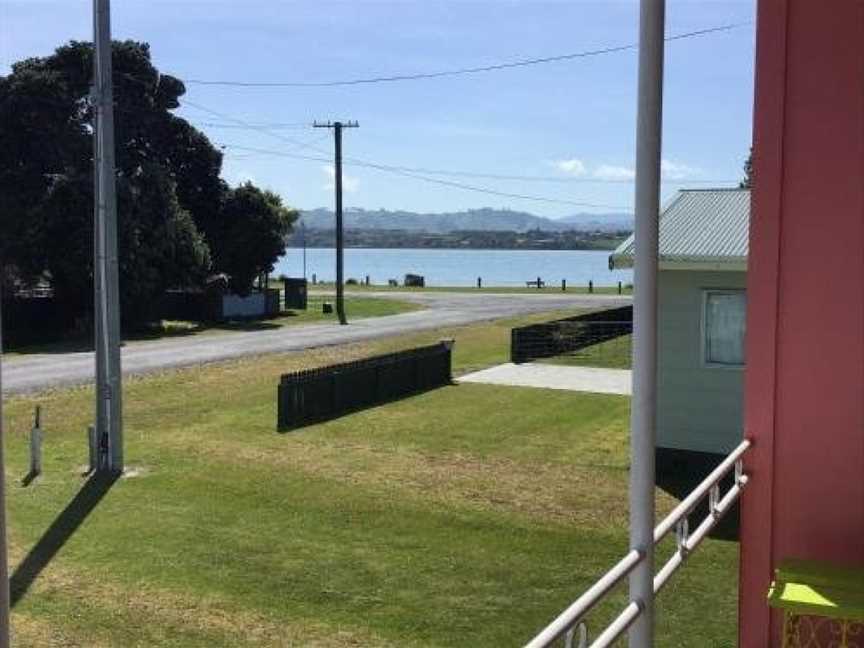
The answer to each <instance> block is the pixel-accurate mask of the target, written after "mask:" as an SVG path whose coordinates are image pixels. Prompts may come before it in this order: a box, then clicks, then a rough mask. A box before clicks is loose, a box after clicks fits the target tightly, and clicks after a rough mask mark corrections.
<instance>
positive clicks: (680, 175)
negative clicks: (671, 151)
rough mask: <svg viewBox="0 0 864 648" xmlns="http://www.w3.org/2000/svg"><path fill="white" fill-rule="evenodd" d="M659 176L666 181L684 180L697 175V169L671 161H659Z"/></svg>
mask: <svg viewBox="0 0 864 648" xmlns="http://www.w3.org/2000/svg"><path fill="white" fill-rule="evenodd" d="M660 174H661V175H662V176H663V178H665V179H666V180H686V179H687V178H692V177H693V176H694V175H698V174H699V169H697V168H696V167H691V166H688V165H686V164H680V163H678V162H673V161H672V160H665V159H664V160H661V161H660Z"/></svg>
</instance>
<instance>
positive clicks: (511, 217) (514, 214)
mask: <svg viewBox="0 0 864 648" xmlns="http://www.w3.org/2000/svg"><path fill="white" fill-rule="evenodd" d="M334 220H335V217H334V215H333V211H332V210H330V209H325V208H318V209H311V210H304V211H301V212H300V222H301V223H303V224H305V226H306V227H307V228H309V229H323V230H328V229H333V224H334ZM344 220H345V223H344V225H345V228H346V229H356V230H408V231H413V232H428V233H430V234H446V233H449V232H456V231H466V230H470V231H487V232H527V231H530V230H538V229H539V230H543V231H546V232H564V231H583V232H620V231H622V230H628V231H629V230H632V229H633V215H632V214H626V213H608V214H588V213H579V214H572V215H570V216H566V217H564V218H559V219H554V218H545V217H543V216H536V215H534V214H530V213H528V212H522V211H513V210H509V209H492V208H490V207H485V208H482V209H469V210H467V211H459V212H445V213H432V214H423V213H417V212H410V211H390V210H386V209H378V210H368V209H347V210H345V212H344Z"/></svg>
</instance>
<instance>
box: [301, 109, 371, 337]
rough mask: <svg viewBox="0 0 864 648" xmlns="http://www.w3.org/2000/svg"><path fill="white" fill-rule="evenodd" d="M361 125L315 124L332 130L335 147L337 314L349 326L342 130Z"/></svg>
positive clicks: (350, 123) (340, 321)
mask: <svg viewBox="0 0 864 648" xmlns="http://www.w3.org/2000/svg"><path fill="white" fill-rule="evenodd" d="M359 125H360V124H358V123H357V122H356V121H354V122H352V121H347V122H344V123H343V122H340V121H336V122H326V123H325V122H317V121H316V122H315V123H314V124H313V126H314V127H315V128H332V129H333V142H334V146H335V164H334V167H335V169H334V180H335V182H334V184H335V185H336V314H337V315H338V316H339V323H340V324H347V323H348V320H347V318H346V317H345V295H344V284H343V276H342V275H343V268H344V264H343V250H344V247H345V245H344V238H343V231H342V129H343V128H357V127H358V126H359Z"/></svg>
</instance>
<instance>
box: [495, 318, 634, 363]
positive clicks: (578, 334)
mask: <svg viewBox="0 0 864 648" xmlns="http://www.w3.org/2000/svg"><path fill="white" fill-rule="evenodd" d="M632 331H633V307H632V306H623V307H621V308H611V309H609V310H603V311H596V312H593V313H585V314H584V315H577V316H575V317H566V318H564V319H559V320H553V321H551V322H543V323H541V324H530V325H528V326H520V327H519V328H514V329H513V330H512V331H511V332H510V360H511V362H514V363H516V364H520V363H523V362H531V361H532V360H539V359H541V358H551V357H554V356H558V355H563V354H566V353H572V352H574V351H578V350H580V349H584V348H586V347H589V346H593V345H595V344H600V343H601V342H605V341H606V340H612V339H615V338H618V337H622V336H624V335H629V334H630V333H631V332H632Z"/></svg>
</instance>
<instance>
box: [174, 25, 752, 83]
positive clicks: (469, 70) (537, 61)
mask: <svg viewBox="0 0 864 648" xmlns="http://www.w3.org/2000/svg"><path fill="white" fill-rule="evenodd" d="M752 24H753V23H752V21H745V22H739V23H729V24H725V25H718V26H716V27H707V28H705V29H697V30H694V31H689V32H684V33H681V34H675V35H672V36H667V37H666V39H665V41H666V42H667V43H669V42H674V41H678V40H685V39H688V38H697V37H700V36H706V35H709V34H715V33H720V32H728V31H731V30H734V29H739V28H741V27H745V26H748V25H752ZM638 47H639V44H638V43H628V44H626V45H616V46H611V47H602V48H598V49H593V50H584V51H581V52H573V53H569V54H557V55H554V56H543V57H538V58H530V59H521V60H517V61H509V62H505V63H495V64H492V65H481V66H476V67H463V68H456V69H452V70H440V71H436V72H420V73H416V74H394V75H389V76H385V75H382V76H372V77H365V78H357V79H344V80H334V81H246V80H221V79H215V80H214V79H184V80H183V81H184V83H188V84H192V85H201V86H229V87H238V88H332V87H337V86H354V85H370V84H375V83H393V82H397V81H417V80H420V79H437V78H442V77H453V76H462V75H466V74H480V73H485V72H496V71H499V70H508V69H513V68H520V67H528V66H533V65H543V64H546V63H557V62H561V61H571V60H574V59H580V58H591V57H595V56H602V55H605V54H614V53H617V52H625V51H629V50H636V49H638Z"/></svg>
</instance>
